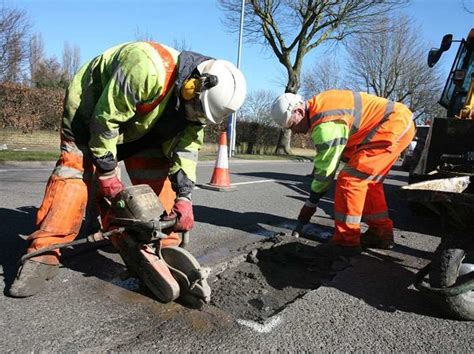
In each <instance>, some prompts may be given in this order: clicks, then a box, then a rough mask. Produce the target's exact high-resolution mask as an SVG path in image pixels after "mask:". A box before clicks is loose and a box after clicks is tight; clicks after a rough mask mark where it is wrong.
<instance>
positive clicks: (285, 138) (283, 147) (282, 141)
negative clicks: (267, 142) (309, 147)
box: [275, 129, 292, 155]
mask: <svg viewBox="0 0 474 354" xmlns="http://www.w3.org/2000/svg"><path fill="white" fill-rule="evenodd" d="M290 143H291V130H290V129H281V130H280V137H279V138H278V145H277V148H276V151H275V154H277V155H291V154H292V151H291V146H290Z"/></svg>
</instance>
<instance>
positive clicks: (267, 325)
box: [237, 316, 281, 333]
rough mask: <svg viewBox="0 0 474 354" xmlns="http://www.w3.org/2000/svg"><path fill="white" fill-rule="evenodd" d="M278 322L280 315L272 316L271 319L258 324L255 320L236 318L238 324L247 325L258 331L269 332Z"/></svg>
mask: <svg viewBox="0 0 474 354" xmlns="http://www.w3.org/2000/svg"><path fill="white" fill-rule="evenodd" d="M280 322H281V317H280V316H276V317H273V318H272V319H271V321H269V322H268V323H265V324H260V323H258V322H255V321H249V320H241V319H237V323H238V324H241V325H242V326H246V327H249V328H251V329H253V330H254V331H255V332H258V333H270V332H271V331H272V330H273V329H274V328H275V327H276V326H278V325H279V324H280Z"/></svg>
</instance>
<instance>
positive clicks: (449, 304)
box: [430, 240, 474, 321]
mask: <svg viewBox="0 0 474 354" xmlns="http://www.w3.org/2000/svg"><path fill="white" fill-rule="evenodd" d="M466 249H467V248H465V247H464V246H463V245H461V244H460V242H454V240H448V241H442V242H441V244H440V245H439V246H438V249H437V250H436V252H435V255H434V258H433V261H432V263H431V267H430V285H431V286H432V287H436V288H444V287H449V286H452V285H454V284H456V282H457V281H458V279H461V278H462V277H464V276H465V275H466V274H468V273H472V272H473V271H474V254H473V252H472V251H473V249H472V247H469V248H468V249H469V250H470V251H466ZM440 301H441V303H442V306H443V308H444V309H445V310H446V311H447V312H448V314H449V315H451V316H454V317H455V318H457V319H461V320H470V321H472V320H474V291H472V290H471V291H468V292H467V293H464V294H460V295H457V296H443V297H441V296H440Z"/></svg>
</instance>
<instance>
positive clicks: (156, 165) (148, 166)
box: [124, 148, 181, 247]
mask: <svg viewBox="0 0 474 354" xmlns="http://www.w3.org/2000/svg"><path fill="white" fill-rule="evenodd" d="M124 162H125V167H126V168H127V172H128V175H129V176H130V180H131V182H132V184H134V185H135V184H148V185H150V187H151V188H152V189H153V191H154V192H155V193H156V195H158V198H159V199H160V202H161V204H162V205H163V208H164V209H165V211H166V212H168V213H169V212H170V211H171V209H172V207H173V205H174V200H175V199H176V194H175V192H174V191H173V189H172V188H171V182H170V180H169V178H168V172H169V162H168V160H167V159H165V158H164V156H163V153H162V150H161V149H153V148H148V149H146V150H142V151H140V152H139V153H137V154H135V155H133V156H132V157H129V158H127V159H125V160H124ZM180 243H181V238H180V236H179V235H178V234H177V233H175V232H172V233H171V234H170V235H169V236H168V238H166V239H165V240H163V241H162V242H161V245H162V247H168V246H178V245H179V244H180Z"/></svg>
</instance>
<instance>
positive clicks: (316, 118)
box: [307, 90, 413, 193]
mask: <svg viewBox="0 0 474 354" xmlns="http://www.w3.org/2000/svg"><path fill="white" fill-rule="evenodd" d="M307 109H308V111H309V119H310V124H311V137H312V140H313V142H314V144H315V147H316V150H317V154H316V157H315V160H314V164H315V172H314V176H313V178H314V180H313V183H312V184H311V190H312V191H313V192H315V193H322V192H325V191H326V190H327V189H328V188H329V186H330V184H331V182H332V180H333V178H334V174H335V172H336V169H337V165H338V163H339V160H340V159H341V156H343V157H344V160H349V159H350V158H351V156H352V155H353V154H354V152H355V151H356V150H357V149H361V148H364V146H365V147H367V146H368V145H367V144H371V146H374V144H379V143H380V144H382V145H384V146H389V145H391V144H393V143H395V142H396V141H398V139H399V138H400V134H399V133H397V132H393V133H390V132H387V131H386V130H385V131H384V133H383V134H382V136H381V134H380V133H379V134H378V135H377V133H378V130H379V128H380V127H381V126H382V124H384V123H385V122H387V121H388V120H389V119H392V120H397V119H398V118H397V117H403V119H400V121H399V123H398V122H396V121H394V122H393V124H403V125H406V131H408V129H409V127H410V124H413V123H411V117H412V113H411V112H410V110H409V109H408V108H407V107H406V106H405V105H403V104H401V103H398V102H392V101H389V100H387V99H385V98H381V97H378V96H374V95H370V94H366V93H362V92H353V91H349V90H330V91H325V92H322V93H321V94H319V95H316V96H314V97H313V98H311V99H310V100H308V101H307ZM394 113H402V114H394ZM406 117H408V118H406ZM374 140H376V141H377V143H375V142H374Z"/></svg>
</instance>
